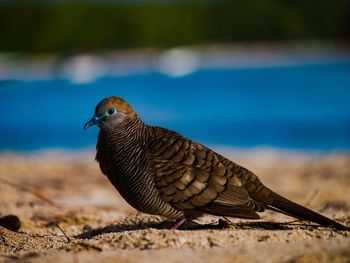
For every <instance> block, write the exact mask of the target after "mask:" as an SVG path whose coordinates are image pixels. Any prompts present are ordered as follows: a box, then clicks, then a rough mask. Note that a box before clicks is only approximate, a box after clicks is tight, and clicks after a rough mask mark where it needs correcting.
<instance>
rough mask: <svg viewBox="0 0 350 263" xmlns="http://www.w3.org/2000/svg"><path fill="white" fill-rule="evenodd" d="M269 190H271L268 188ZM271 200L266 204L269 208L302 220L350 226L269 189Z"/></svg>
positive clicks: (340, 226) (337, 227)
mask: <svg viewBox="0 0 350 263" xmlns="http://www.w3.org/2000/svg"><path fill="white" fill-rule="evenodd" d="M270 191H271V190H270ZM271 194H272V198H273V202H272V204H270V205H269V206H268V208H269V209H271V210H274V211H278V212H280V213H284V214H287V215H289V216H292V217H296V218H299V219H303V220H308V221H312V222H314V223H317V224H320V225H322V226H326V227H334V228H336V229H339V230H347V231H349V230H350V228H349V227H346V226H344V225H342V224H339V223H337V222H335V221H334V220H332V219H330V218H327V217H325V216H323V215H320V214H319V213H316V212H314V211H312V210H310V209H308V208H306V207H304V206H302V205H299V204H297V203H294V202H292V201H290V200H288V199H287V198H284V197H283V196H280V195H279V194H276V193H275V192H273V191H271Z"/></svg>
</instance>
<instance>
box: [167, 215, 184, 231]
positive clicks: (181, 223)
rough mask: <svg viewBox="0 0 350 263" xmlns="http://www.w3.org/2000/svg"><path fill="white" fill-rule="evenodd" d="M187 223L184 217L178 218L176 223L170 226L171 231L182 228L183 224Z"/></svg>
mask: <svg viewBox="0 0 350 263" xmlns="http://www.w3.org/2000/svg"><path fill="white" fill-rule="evenodd" d="M186 221H187V218H186V217H182V218H179V219H178V220H176V222H175V223H174V225H172V226H171V228H170V229H171V230H177V229H179V227H180V226H182V225H183V224H184V223H185V222H186Z"/></svg>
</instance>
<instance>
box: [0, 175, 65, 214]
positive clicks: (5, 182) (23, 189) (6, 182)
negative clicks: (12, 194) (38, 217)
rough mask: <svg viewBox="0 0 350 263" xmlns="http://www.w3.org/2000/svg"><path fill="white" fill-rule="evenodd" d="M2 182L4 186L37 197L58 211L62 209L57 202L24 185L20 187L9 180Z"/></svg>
mask: <svg viewBox="0 0 350 263" xmlns="http://www.w3.org/2000/svg"><path fill="white" fill-rule="evenodd" d="M0 182H3V183H4V184H7V185H9V186H12V187H14V188H16V189H18V190H20V191H23V192H27V193H30V194H32V195H34V196H36V197H37V198H39V199H40V200H42V201H44V202H45V203H47V204H49V205H51V206H54V207H56V208H58V209H62V206H61V205H59V204H57V203H56V202H54V201H52V200H51V199H49V198H47V197H45V196H43V195H42V194H39V193H37V192H36V191H34V190H32V189H30V188H28V187H26V186H24V185H19V184H16V183H13V182H11V181H9V180H7V179H4V178H0Z"/></svg>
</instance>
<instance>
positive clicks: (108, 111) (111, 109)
mask: <svg viewBox="0 0 350 263" xmlns="http://www.w3.org/2000/svg"><path fill="white" fill-rule="evenodd" d="M116 111H117V110H116V109H115V108H110V109H108V110H107V114H108V115H113V114H114V113H116Z"/></svg>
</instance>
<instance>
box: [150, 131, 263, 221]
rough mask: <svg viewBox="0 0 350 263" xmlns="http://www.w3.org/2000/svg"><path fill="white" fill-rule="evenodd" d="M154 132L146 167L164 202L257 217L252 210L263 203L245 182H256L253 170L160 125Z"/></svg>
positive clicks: (226, 213)
mask: <svg viewBox="0 0 350 263" xmlns="http://www.w3.org/2000/svg"><path fill="white" fill-rule="evenodd" d="M158 129H160V128H158ZM155 134H156V135H155V139H154V140H153V143H152V144H151V147H150V156H151V157H150V167H149V169H150V172H151V173H152V174H154V175H155V178H156V179H155V183H156V186H157V188H158V189H159V190H160V192H161V193H162V196H163V198H164V199H165V200H166V201H167V202H169V203H171V204H172V205H173V206H175V207H177V208H180V209H182V210H197V211H202V212H205V213H209V214H214V215H227V216H235V217H242V218H259V215H258V214H257V213H255V212H256V211H263V210H264V206H263V205H262V204H261V203H260V202H257V201H255V200H253V199H252V198H251V196H250V194H249V191H248V190H247V186H248V187H249V185H245V183H246V182H248V181H251V182H252V179H253V181H256V182H257V184H256V185H258V184H259V183H260V181H259V180H258V179H257V177H256V176H255V175H254V174H252V173H251V172H249V171H248V170H246V169H244V168H243V167H241V166H239V165H237V164H235V163H233V162H232V161H230V160H228V159H226V158H224V157H222V156H221V155H219V154H217V153H215V152H214V151H212V150H210V149H209V148H207V147H205V146H203V145H201V144H198V143H195V142H193V141H191V140H188V139H186V138H184V137H183V136H181V135H179V134H177V133H175V132H172V131H168V130H165V129H161V130H156V133H155ZM260 184H261V183H260ZM256 185H254V186H253V187H256Z"/></svg>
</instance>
